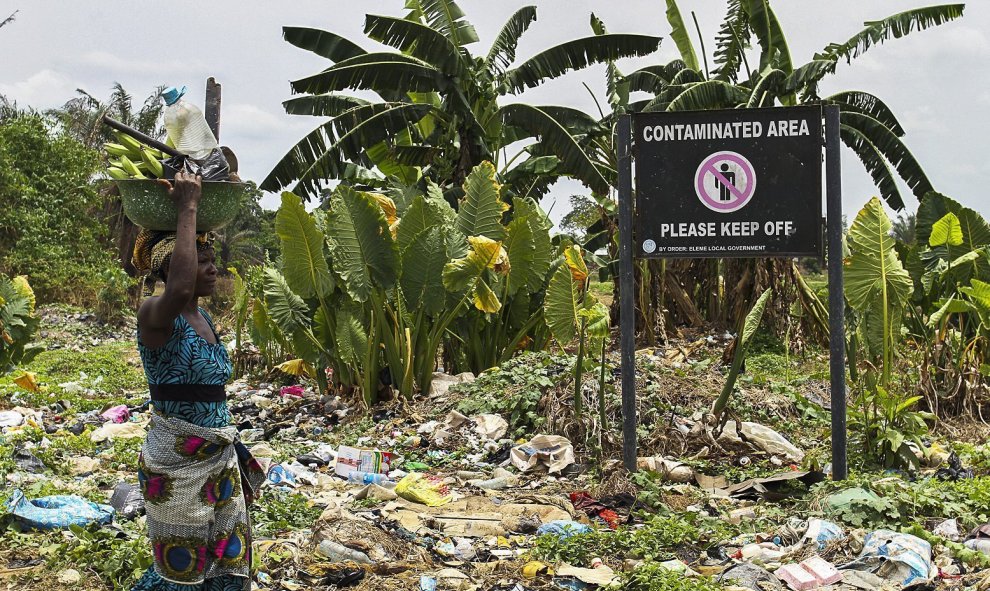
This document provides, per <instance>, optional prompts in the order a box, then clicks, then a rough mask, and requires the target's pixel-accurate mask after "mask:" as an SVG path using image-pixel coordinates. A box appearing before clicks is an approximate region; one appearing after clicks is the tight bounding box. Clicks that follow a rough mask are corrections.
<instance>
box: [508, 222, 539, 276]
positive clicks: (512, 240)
mask: <svg viewBox="0 0 990 591" xmlns="http://www.w3.org/2000/svg"><path fill="white" fill-rule="evenodd" d="M506 230H507V231H506V234H507V237H506V239H505V250H506V252H508V254H509V265H510V267H509V280H508V281H509V282H508V286H507V287H508V289H507V290H506V291H507V294H508V295H510V296H512V295H515V294H516V292H517V291H519V289H520V288H523V287H526V286H527V285H529V282H530V279H531V277H532V274H533V257H534V256H535V255H536V245H535V244H534V242H533V228H532V226H530V225H529V220H528V219H527V218H526V217H525V216H523V215H520V214H519V211H518V208H517V209H516V212H515V215H514V216H513V218H512V221H511V222H510V223H509V226H508V228H507V229H506Z"/></svg>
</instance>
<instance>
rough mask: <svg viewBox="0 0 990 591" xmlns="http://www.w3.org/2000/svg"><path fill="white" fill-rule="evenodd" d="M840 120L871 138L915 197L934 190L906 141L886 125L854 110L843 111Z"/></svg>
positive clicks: (919, 197) (920, 196)
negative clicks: (905, 143)
mask: <svg viewBox="0 0 990 591" xmlns="http://www.w3.org/2000/svg"><path fill="white" fill-rule="evenodd" d="M840 120H841V121H842V124H843V125H847V126H849V127H852V128H854V129H856V130H857V131H859V132H860V133H862V134H863V136H865V137H866V138H868V139H869V140H870V142H871V143H872V144H873V145H874V146H875V147H876V149H877V150H878V151H879V152H880V153H881V154H883V156H884V158H886V159H887V160H888V161H889V162H890V163H891V164H892V165H893V166H894V169H895V170H897V174H898V175H899V176H900V177H901V179H903V180H904V182H905V183H907V185H908V186H909V187H910V188H911V191H912V192H913V193H914V195H915V197H917V198H918V199H921V198H922V197H923V196H924V195H925V193H928V192H929V191H932V190H933V187H932V183H931V181H929V180H928V176H927V175H926V174H925V171H924V170H923V169H922V168H921V164H919V163H918V161H917V160H916V159H915V157H914V155H913V154H912V153H911V151H910V150H908V148H907V146H906V145H904V142H903V141H901V139H900V138H899V137H897V135H895V134H894V132H893V131H891V130H890V129H889V128H888V127H887V126H886V125H884V124H883V123H880V122H879V121H877V120H876V119H874V118H873V117H870V116H869V115H863V114H862V113H854V112H845V113H841V115H840ZM902 206H903V204H902ZM891 207H893V205H891Z"/></svg>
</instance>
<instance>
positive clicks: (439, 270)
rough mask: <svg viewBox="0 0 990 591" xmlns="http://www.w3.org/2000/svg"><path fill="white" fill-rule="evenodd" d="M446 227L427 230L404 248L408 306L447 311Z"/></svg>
mask: <svg viewBox="0 0 990 591" xmlns="http://www.w3.org/2000/svg"><path fill="white" fill-rule="evenodd" d="M400 225H401V223H400ZM445 240H446V232H445V231H444V228H443V227H439V226H434V227H432V228H428V229H424V230H423V231H421V232H420V233H419V234H417V235H416V236H415V237H413V239H412V240H411V241H410V242H409V244H408V246H407V247H406V248H405V249H404V250H403V251H402V253H401V255H402V277H401V278H400V285H401V286H402V295H403V296H405V299H406V307H407V308H408V309H409V310H412V311H414V312H415V311H417V310H419V309H421V308H422V309H424V310H425V311H426V313H427V314H429V315H431V316H435V315H437V314H439V313H440V312H442V311H443V310H444V301H445V299H446V291H445V290H444V287H443V269H444V266H445V265H446V264H447V263H448V262H449V261H448V258H447V248H446V244H445V242H444V241H445Z"/></svg>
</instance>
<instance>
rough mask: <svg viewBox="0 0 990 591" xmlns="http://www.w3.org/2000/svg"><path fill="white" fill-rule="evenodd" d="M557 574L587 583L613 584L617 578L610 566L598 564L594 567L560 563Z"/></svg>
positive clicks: (616, 581)
mask: <svg viewBox="0 0 990 591" xmlns="http://www.w3.org/2000/svg"><path fill="white" fill-rule="evenodd" d="M557 576H560V577H571V578H574V579H577V580H579V581H581V582H582V583H587V584H588V585H600V586H601V585H614V584H616V583H618V581H619V578H618V577H617V576H616V575H615V571H613V570H612V569H611V568H609V567H607V566H605V565H600V566H598V567H595V568H578V567H575V566H571V565H569V564H561V565H560V567H559V568H557Z"/></svg>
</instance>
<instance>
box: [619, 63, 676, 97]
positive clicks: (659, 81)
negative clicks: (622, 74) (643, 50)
mask: <svg viewBox="0 0 990 591" xmlns="http://www.w3.org/2000/svg"><path fill="white" fill-rule="evenodd" d="M666 76H667V72H666V70H665V69H664V67H663V66H647V67H645V68H640V69H638V70H636V71H635V72H632V73H630V74H627V75H626V82H628V83H629V90H637V91H640V92H648V93H650V94H660V91H661V90H662V89H663V87H664V86H666V85H667V84H669V83H670V78H667V77H666Z"/></svg>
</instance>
